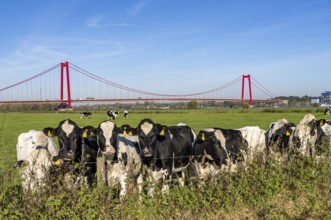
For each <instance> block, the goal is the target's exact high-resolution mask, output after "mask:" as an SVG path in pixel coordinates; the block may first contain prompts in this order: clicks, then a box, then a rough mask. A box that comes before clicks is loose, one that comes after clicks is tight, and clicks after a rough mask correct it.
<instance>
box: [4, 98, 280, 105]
mask: <svg viewBox="0 0 331 220" xmlns="http://www.w3.org/2000/svg"><path fill="white" fill-rule="evenodd" d="M192 100H195V101H205V102H207V101H215V102H224V101H230V102H249V101H250V100H249V99H218V98H193V97H192V98H169V97H168V98H131V99H127V98H126V99H124V98H123V99H72V100H71V103H72V104H73V103H87V102H89V103H102V102H115V103H116V102H128V103H132V102H145V101H171V102H189V101H192ZM252 101H253V103H279V102H281V101H282V100H279V99H266V100H264V99H253V100H252ZM67 102H68V101H67V100H28V101H24V100H14V101H0V104H4V105H5V104H12V105H14V104H16V105H19V104H57V103H58V104H60V103H67Z"/></svg>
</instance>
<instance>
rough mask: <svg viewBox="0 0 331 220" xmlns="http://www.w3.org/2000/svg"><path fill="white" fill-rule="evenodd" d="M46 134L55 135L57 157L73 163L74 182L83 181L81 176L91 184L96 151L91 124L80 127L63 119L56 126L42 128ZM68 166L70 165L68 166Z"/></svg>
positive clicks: (96, 146) (94, 169)
mask: <svg viewBox="0 0 331 220" xmlns="http://www.w3.org/2000/svg"><path fill="white" fill-rule="evenodd" d="M43 131H44V133H45V134H47V135H48V136H51V137H53V136H56V137H57V138H58V143H59V146H60V151H59V157H60V158H61V159H63V160H64V161H66V162H67V164H68V163H69V164H70V163H73V164H78V165H79V166H78V168H77V166H76V165H73V166H72V167H71V168H72V169H73V172H74V173H76V174H77V175H78V178H77V179H75V180H74V182H75V184H78V183H79V182H80V183H84V181H81V178H82V177H83V178H84V180H85V181H86V182H87V184H88V185H89V186H91V184H92V181H93V178H94V175H95V172H96V155H97V151H98V145H97V139H96V136H94V133H95V130H94V128H93V127H92V126H86V127H84V128H80V127H79V126H78V125H77V124H76V123H75V122H74V121H72V120H70V119H66V120H63V121H61V122H60V123H59V125H58V126H57V127H56V128H50V127H47V128H44V130H43ZM69 167H70V166H69Z"/></svg>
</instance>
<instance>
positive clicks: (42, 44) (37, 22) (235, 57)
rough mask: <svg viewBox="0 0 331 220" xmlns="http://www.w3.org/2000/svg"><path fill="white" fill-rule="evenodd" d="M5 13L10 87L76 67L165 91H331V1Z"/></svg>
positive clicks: (70, 2)
mask: <svg viewBox="0 0 331 220" xmlns="http://www.w3.org/2000/svg"><path fill="white" fill-rule="evenodd" d="M0 15H1V19H0V26H1V28H2V31H1V34H0V48H1V50H0V65H1V68H0V88H3V87H6V86H8V85H11V84H13V83H16V82H18V81H21V80H24V79H26V78H28V77H30V76H33V75H35V74H38V73H40V72H41V71H43V70H45V69H47V68H49V67H52V66H54V65H56V64H58V63H60V62H62V61H69V62H71V63H74V64H75V65H77V66H79V67H81V68H83V69H86V70H88V71H90V72H92V73H94V74H96V75H98V76H101V77H103V78H106V79H108V80H111V81H114V82H116V83H119V84H123V85H125V86H129V87H133V88H136V89H140V90H145V91H150V92H155V93H168V94H186V93H192V92H201V91H205V90H209V89H212V88H215V87H218V86H221V85H224V84H226V83H228V82H230V81H232V80H234V79H236V78H237V77H238V76H240V75H242V74H251V75H252V76H253V77H254V78H255V79H256V80H257V81H258V82H259V83H261V84H262V85H263V86H264V87H266V88H267V89H268V90H269V91H271V92H272V93H274V94H276V95H279V96H281V95H284V96H290V95H295V96H304V95H309V96H319V95H320V93H321V92H323V91H328V90H331V1H330V0H259V1H258V0H251V1H249V0H242V1H239V0H237V1H236V0H233V1H232V0H204V1H202V0H137V1H122V0H95V1H88V0H66V1H60V0H49V1H41V0H40V1H37V0H29V1H24V0H20V1H19V0H4V1H0Z"/></svg>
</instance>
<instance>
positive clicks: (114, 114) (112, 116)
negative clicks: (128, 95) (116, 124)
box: [107, 111, 118, 120]
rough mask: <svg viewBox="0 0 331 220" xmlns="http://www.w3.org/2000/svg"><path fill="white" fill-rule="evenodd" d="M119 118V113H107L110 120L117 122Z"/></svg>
mask: <svg viewBox="0 0 331 220" xmlns="http://www.w3.org/2000/svg"><path fill="white" fill-rule="evenodd" d="M117 116H118V111H107V117H108V120H115V119H116V118H117Z"/></svg>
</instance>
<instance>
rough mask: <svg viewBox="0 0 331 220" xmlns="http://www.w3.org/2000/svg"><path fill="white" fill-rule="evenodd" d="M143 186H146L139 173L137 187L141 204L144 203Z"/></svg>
mask: <svg viewBox="0 0 331 220" xmlns="http://www.w3.org/2000/svg"><path fill="white" fill-rule="evenodd" d="M143 184H144V179H143V175H142V174H141V173H139V176H138V178H137V187H138V192H139V202H141V201H142V198H141V194H142V192H143V186H144V185H143Z"/></svg>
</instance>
